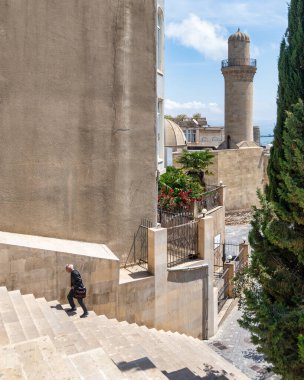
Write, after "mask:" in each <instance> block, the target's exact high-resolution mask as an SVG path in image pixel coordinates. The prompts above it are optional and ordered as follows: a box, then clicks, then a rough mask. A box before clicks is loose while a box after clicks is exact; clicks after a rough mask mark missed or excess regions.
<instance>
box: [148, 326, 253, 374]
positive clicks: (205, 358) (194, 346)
mask: <svg viewBox="0 0 304 380" xmlns="http://www.w3.org/2000/svg"><path fill="white" fill-rule="evenodd" d="M152 333H153V334H155V332H152ZM158 336H159V337H162V340H163V341H164V342H165V343H168V344H171V345H172V346H174V347H176V348H178V347H179V349H180V352H181V353H182V354H183V356H184V358H185V360H186V361H187V363H189V364H190V366H189V368H193V369H194V370H195V371H196V372H197V373H199V374H201V371H203V373H205V375H207V374H208V373H210V371H212V372H213V373H217V374H222V375H224V374H225V376H226V377H227V378H228V379H235V378H237V379H238V380H248V377H247V376H246V375H245V374H244V373H242V372H241V371H240V370H239V369H237V368H236V367H235V366H233V365H232V364H231V363H230V362H228V361H227V360H225V359H224V358H222V357H221V356H220V355H218V354H217V353H216V352H215V351H213V350H212V349H211V348H210V347H209V346H207V345H206V344H205V343H204V342H203V341H201V340H199V339H195V338H192V337H187V336H183V335H180V334H178V333H166V332H164V333H162V332H159V333H158ZM226 372H227V373H226Z"/></svg>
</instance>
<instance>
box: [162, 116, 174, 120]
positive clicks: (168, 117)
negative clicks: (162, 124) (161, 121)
mask: <svg viewBox="0 0 304 380" xmlns="http://www.w3.org/2000/svg"><path fill="white" fill-rule="evenodd" d="M164 117H165V119H168V120H174V117H173V116H171V115H165V116H164Z"/></svg>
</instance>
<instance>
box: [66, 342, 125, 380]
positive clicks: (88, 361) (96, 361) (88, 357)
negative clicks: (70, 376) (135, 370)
mask: <svg viewBox="0 0 304 380" xmlns="http://www.w3.org/2000/svg"><path fill="white" fill-rule="evenodd" d="M68 358H69V359H70V360H71V362H72V363H73V365H74V367H75V368H76V369H77V371H78V373H79V374H80V375H81V377H82V378H83V379H86V380H97V379H109V380H110V379H111V380H112V379H113V380H114V379H115V380H120V379H124V380H126V377H125V376H124V375H123V373H122V372H121V371H120V370H119V369H118V368H117V367H116V365H115V364H114V363H113V361H112V360H111V359H110V358H109V357H108V355H107V354H106V353H105V352H104V350H103V349H102V348H101V347H99V348H96V349H94V350H89V351H86V352H81V353H78V354H74V355H69V356H68Z"/></svg>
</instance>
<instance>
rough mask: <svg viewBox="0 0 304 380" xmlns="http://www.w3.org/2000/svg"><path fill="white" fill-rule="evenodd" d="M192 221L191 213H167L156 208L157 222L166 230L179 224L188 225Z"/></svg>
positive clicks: (184, 211)
mask: <svg viewBox="0 0 304 380" xmlns="http://www.w3.org/2000/svg"><path fill="white" fill-rule="evenodd" d="M193 219H194V213H193V211H189V210H185V209H184V210H180V211H169V210H163V209H162V208H160V207H159V208H158V213H157V222H158V223H160V224H161V226H162V227H164V228H168V227H173V226H177V225H181V224H185V223H188V222H190V221H192V220H193Z"/></svg>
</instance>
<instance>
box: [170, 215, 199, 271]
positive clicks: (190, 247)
mask: <svg viewBox="0 0 304 380" xmlns="http://www.w3.org/2000/svg"><path fill="white" fill-rule="evenodd" d="M197 240H198V222H197V221H191V222H188V223H184V224H181V225H177V226H172V227H168V228H167V251H168V267H172V266H174V265H178V264H180V263H182V262H185V261H188V260H191V259H196V258H197V257H198V248H197V247H198V241H197Z"/></svg>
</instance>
